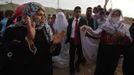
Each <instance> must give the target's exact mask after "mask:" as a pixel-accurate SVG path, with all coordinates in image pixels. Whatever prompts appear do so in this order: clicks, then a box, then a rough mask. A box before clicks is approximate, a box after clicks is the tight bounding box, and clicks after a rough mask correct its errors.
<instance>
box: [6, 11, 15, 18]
mask: <svg viewBox="0 0 134 75" xmlns="http://www.w3.org/2000/svg"><path fill="white" fill-rule="evenodd" d="M13 13H14V11H13V10H6V11H5V17H11V16H12V15H13Z"/></svg>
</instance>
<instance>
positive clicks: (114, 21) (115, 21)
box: [100, 9, 131, 39]
mask: <svg viewBox="0 0 134 75" xmlns="http://www.w3.org/2000/svg"><path fill="white" fill-rule="evenodd" d="M116 11H120V12H121V10H120V9H113V10H112V11H111V12H110V14H109V16H108V18H107V20H106V22H105V24H103V25H101V26H100V28H101V29H103V30H105V31H106V32H108V33H110V34H112V35H114V34H115V33H116V30H117V31H120V32H122V33H124V34H125V35H126V36H128V37H129V38H130V39H131V37H130V33H129V27H127V26H126V24H124V23H123V21H124V18H123V15H122V12H121V15H120V17H118V18H113V17H112V14H113V13H115V12H116Z"/></svg>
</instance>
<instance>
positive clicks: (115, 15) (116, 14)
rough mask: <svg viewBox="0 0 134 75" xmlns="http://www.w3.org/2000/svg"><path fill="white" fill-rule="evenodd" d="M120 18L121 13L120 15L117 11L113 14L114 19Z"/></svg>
mask: <svg viewBox="0 0 134 75" xmlns="http://www.w3.org/2000/svg"><path fill="white" fill-rule="evenodd" d="M120 16H121V13H120V12H119V11H115V12H113V14H112V17H113V18H116V17H120Z"/></svg>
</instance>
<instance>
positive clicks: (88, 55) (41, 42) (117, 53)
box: [0, 2, 134, 75]
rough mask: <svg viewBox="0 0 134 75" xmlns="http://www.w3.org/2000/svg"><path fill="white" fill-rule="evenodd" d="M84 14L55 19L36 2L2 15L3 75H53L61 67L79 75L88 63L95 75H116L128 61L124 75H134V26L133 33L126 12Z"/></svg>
mask: <svg viewBox="0 0 134 75" xmlns="http://www.w3.org/2000/svg"><path fill="white" fill-rule="evenodd" d="M81 11H82V9H81V7H80V6H76V7H75V8H74V10H73V12H74V13H73V14H72V15H70V14H68V13H67V12H63V11H60V12H58V13H57V14H53V15H52V16H51V14H48V15H46V10H45V8H44V7H43V6H42V5H41V4H39V3H36V2H29V3H25V4H22V5H19V6H18V7H16V10H15V11H12V10H7V11H5V12H3V11H0V74H1V75H8V74H13V75H53V67H54V66H56V67H60V68H64V67H69V74H70V75H76V73H79V72H80V71H81V66H85V65H86V64H87V63H88V64H90V65H96V67H95V69H94V75H114V73H115V70H116V67H117V65H118V61H119V59H120V57H121V56H123V68H122V69H123V75H133V74H134V72H133V68H134V60H133V58H134V51H133V50H134V41H133V39H134V23H133V24H132V25H131V26H130V27H128V26H127V24H125V23H124V18H123V15H122V11H121V10H120V9H110V10H109V11H107V10H106V8H102V7H101V6H100V5H98V6H97V7H94V8H92V7H87V10H86V13H85V15H82V14H81ZM46 16H47V17H46ZM91 62H92V63H93V64H91Z"/></svg>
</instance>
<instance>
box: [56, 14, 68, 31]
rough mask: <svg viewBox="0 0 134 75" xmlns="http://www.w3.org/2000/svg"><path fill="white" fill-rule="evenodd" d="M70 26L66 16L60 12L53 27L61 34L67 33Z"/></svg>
mask: <svg viewBox="0 0 134 75" xmlns="http://www.w3.org/2000/svg"><path fill="white" fill-rule="evenodd" d="M67 26H68V21H67V19H66V16H65V15H64V13H63V12H59V13H58V14H57V15H56V19H55V23H54V25H53V28H54V30H55V31H56V32H61V31H63V30H64V31H65V32H66V29H67Z"/></svg>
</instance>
